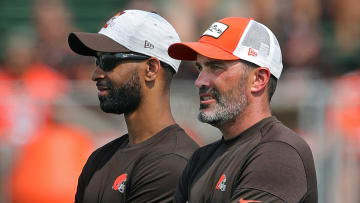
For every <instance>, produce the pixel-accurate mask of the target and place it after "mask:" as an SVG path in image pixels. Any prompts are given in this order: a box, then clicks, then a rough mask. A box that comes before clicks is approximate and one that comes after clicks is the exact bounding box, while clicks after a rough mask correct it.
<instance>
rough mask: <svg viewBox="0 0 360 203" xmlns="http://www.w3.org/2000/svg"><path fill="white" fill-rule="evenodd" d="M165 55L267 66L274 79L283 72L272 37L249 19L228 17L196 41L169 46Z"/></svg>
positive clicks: (181, 58)
mask: <svg viewBox="0 0 360 203" xmlns="http://www.w3.org/2000/svg"><path fill="white" fill-rule="evenodd" d="M168 52H169V55H170V56H171V57H173V58H175V59H179V60H190V61H194V60H196V57H197V54H201V55H203V56H206V57H208V58H213V59H218V60H238V59H242V60H245V61H249V62H251V63H254V64H256V65H258V66H261V67H267V68H269V70H270V73H271V74H272V75H274V76H275V77H276V78H277V79H279V78H280V75H281V71H282V69H283V64H282V57H281V50H280V45H279V42H278V41H277V39H276V37H275V35H274V34H273V33H272V32H271V30H270V29H269V28H267V27H266V26H265V25H263V24H261V23H258V22H256V21H255V20H253V19H252V18H239V17H230V18H224V19H221V20H219V21H217V22H215V23H213V24H212V25H211V26H210V27H209V28H208V29H207V30H206V31H205V32H204V34H203V35H202V37H201V38H200V40H199V41H198V42H183V43H175V44H172V45H171V46H170V47H169V49H168Z"/></svg>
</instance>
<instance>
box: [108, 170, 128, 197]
mask: <svg viewBox="0 0 360 203" xmlns="http://www.w3.org/2000/svg"><path fill="white" fill-rule="evenodd" d="M127 176H128V175H127V174H126V173H123V174H121V175H119V176H118V177H117V178H116V179H115V181H114V184H113V186H112V189H113V190H115V191H119V192H121V193H124V191H125V182H126V180H127Z"/></svg>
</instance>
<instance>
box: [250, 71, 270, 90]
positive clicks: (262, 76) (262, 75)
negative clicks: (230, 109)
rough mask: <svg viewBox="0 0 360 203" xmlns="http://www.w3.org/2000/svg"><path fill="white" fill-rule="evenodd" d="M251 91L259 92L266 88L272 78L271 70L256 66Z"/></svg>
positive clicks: (252, 75)
mask: <svg viewBox="0 0 360 203" xmlns="http://www.w3.org/2000/svg"><path fill="white" fill-rule="evenodd" d="M251 77H252V78H251V79H252V80H251V92H252V93H259V92H261V91H263V90H265V88H266V85H267V84H268V82H269V80H270V70H269V69H268V68H266V67H260V68H256V69H255V70H254V71H253V72H252V74H251Z"/></svg>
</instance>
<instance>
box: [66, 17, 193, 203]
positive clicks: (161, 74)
mask: <svg viewBox="0 0 360 203" xmlns="http://www.w3.org/2000/svg"><path fill="white" fill-rule="evenodd" d="M179 41H180V39H179V36H178V34H177V33H176V31H175V29H174V28H173V27H172V26H171V25H170V24H169V23H168V22H167V21H166V20H165V19H163V18H162V17H160V16H159V15H157V14H155V13H150V12H145V11H140V10H126V11H122V12H120V13H118V14H116V15H115V16H114V17H112V18H111V19H110V20H109V21H108V22H107V23H106V24H105V25H104V27H103V28H102V29H101V30H100V31H99V33H79V32H75V33H70V35H69V38H68V42H69V46H70V48H71V49H72V50H73V51H74V52H76V53H78V54H80V55H85V56H93V57H94V58H95V61H96V66H97V67H96V69H95V71H94V73H93V76H92V80H93V81H95V82H96V86H97V89H98V97H99V100H100V106H101V109H102V110H103V111H104V112H106V113H115V114H124V116H125V121H126V124H127V127H128V133H127V134H125V135H123V136H121V137H119V138H117V139H115V140H113V141H111V142H110V143H108V144H106V145H104V146H103V147H101V148H99V149H97V150H96V151H95V152H94V153H93V154H92V155H91V156H90V158H89V159H88V161H87V163H86V164H85V166H84V168H83V171H82V173H81V175H80V177H79V181H78V187H77V192H76V196H75V202H86V203H90V202H106V203H111V202H171V201H172V196H173V193H174V190H175V188H176V185H177V183H178V179H179V176H180V174H181V172H182V170H183V168H184V167H185V165H186V163H187V161H188V159H189V157H190V156H191V154H192V153H193V151H195V149H196V148H197V147H198V146H197V144H196V143H194V142H193V141H192V140H191V139H190V138H189V137H188V136H187V135H186V133H185V131H184V130H183V129H182V128H180V127H179V126H178V125H177V124H176V123H175V121H174V119H173V116H172V114H171V110H170V83H171V80H172V77H173V75H174V74H175V73H176V72H177V70H178V68H179V64H180V61H178V60H175V59H172V58H171V57H170V56H169V55H168V53H167V49H168V47H169V45H170V44H172V43H175V42H179Z"/></svg>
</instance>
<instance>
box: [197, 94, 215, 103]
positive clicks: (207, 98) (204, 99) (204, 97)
mask: <svg viewBox="0 0 360 203" xmlns="http://www.w3.org/2000/svg"><path fill="white" fill-rule="evenodd" d="M199 96H200V104H210V103H213V102H216V99H215V98H214V96H213V95H212V94H200V95H199Z"/></svg>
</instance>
